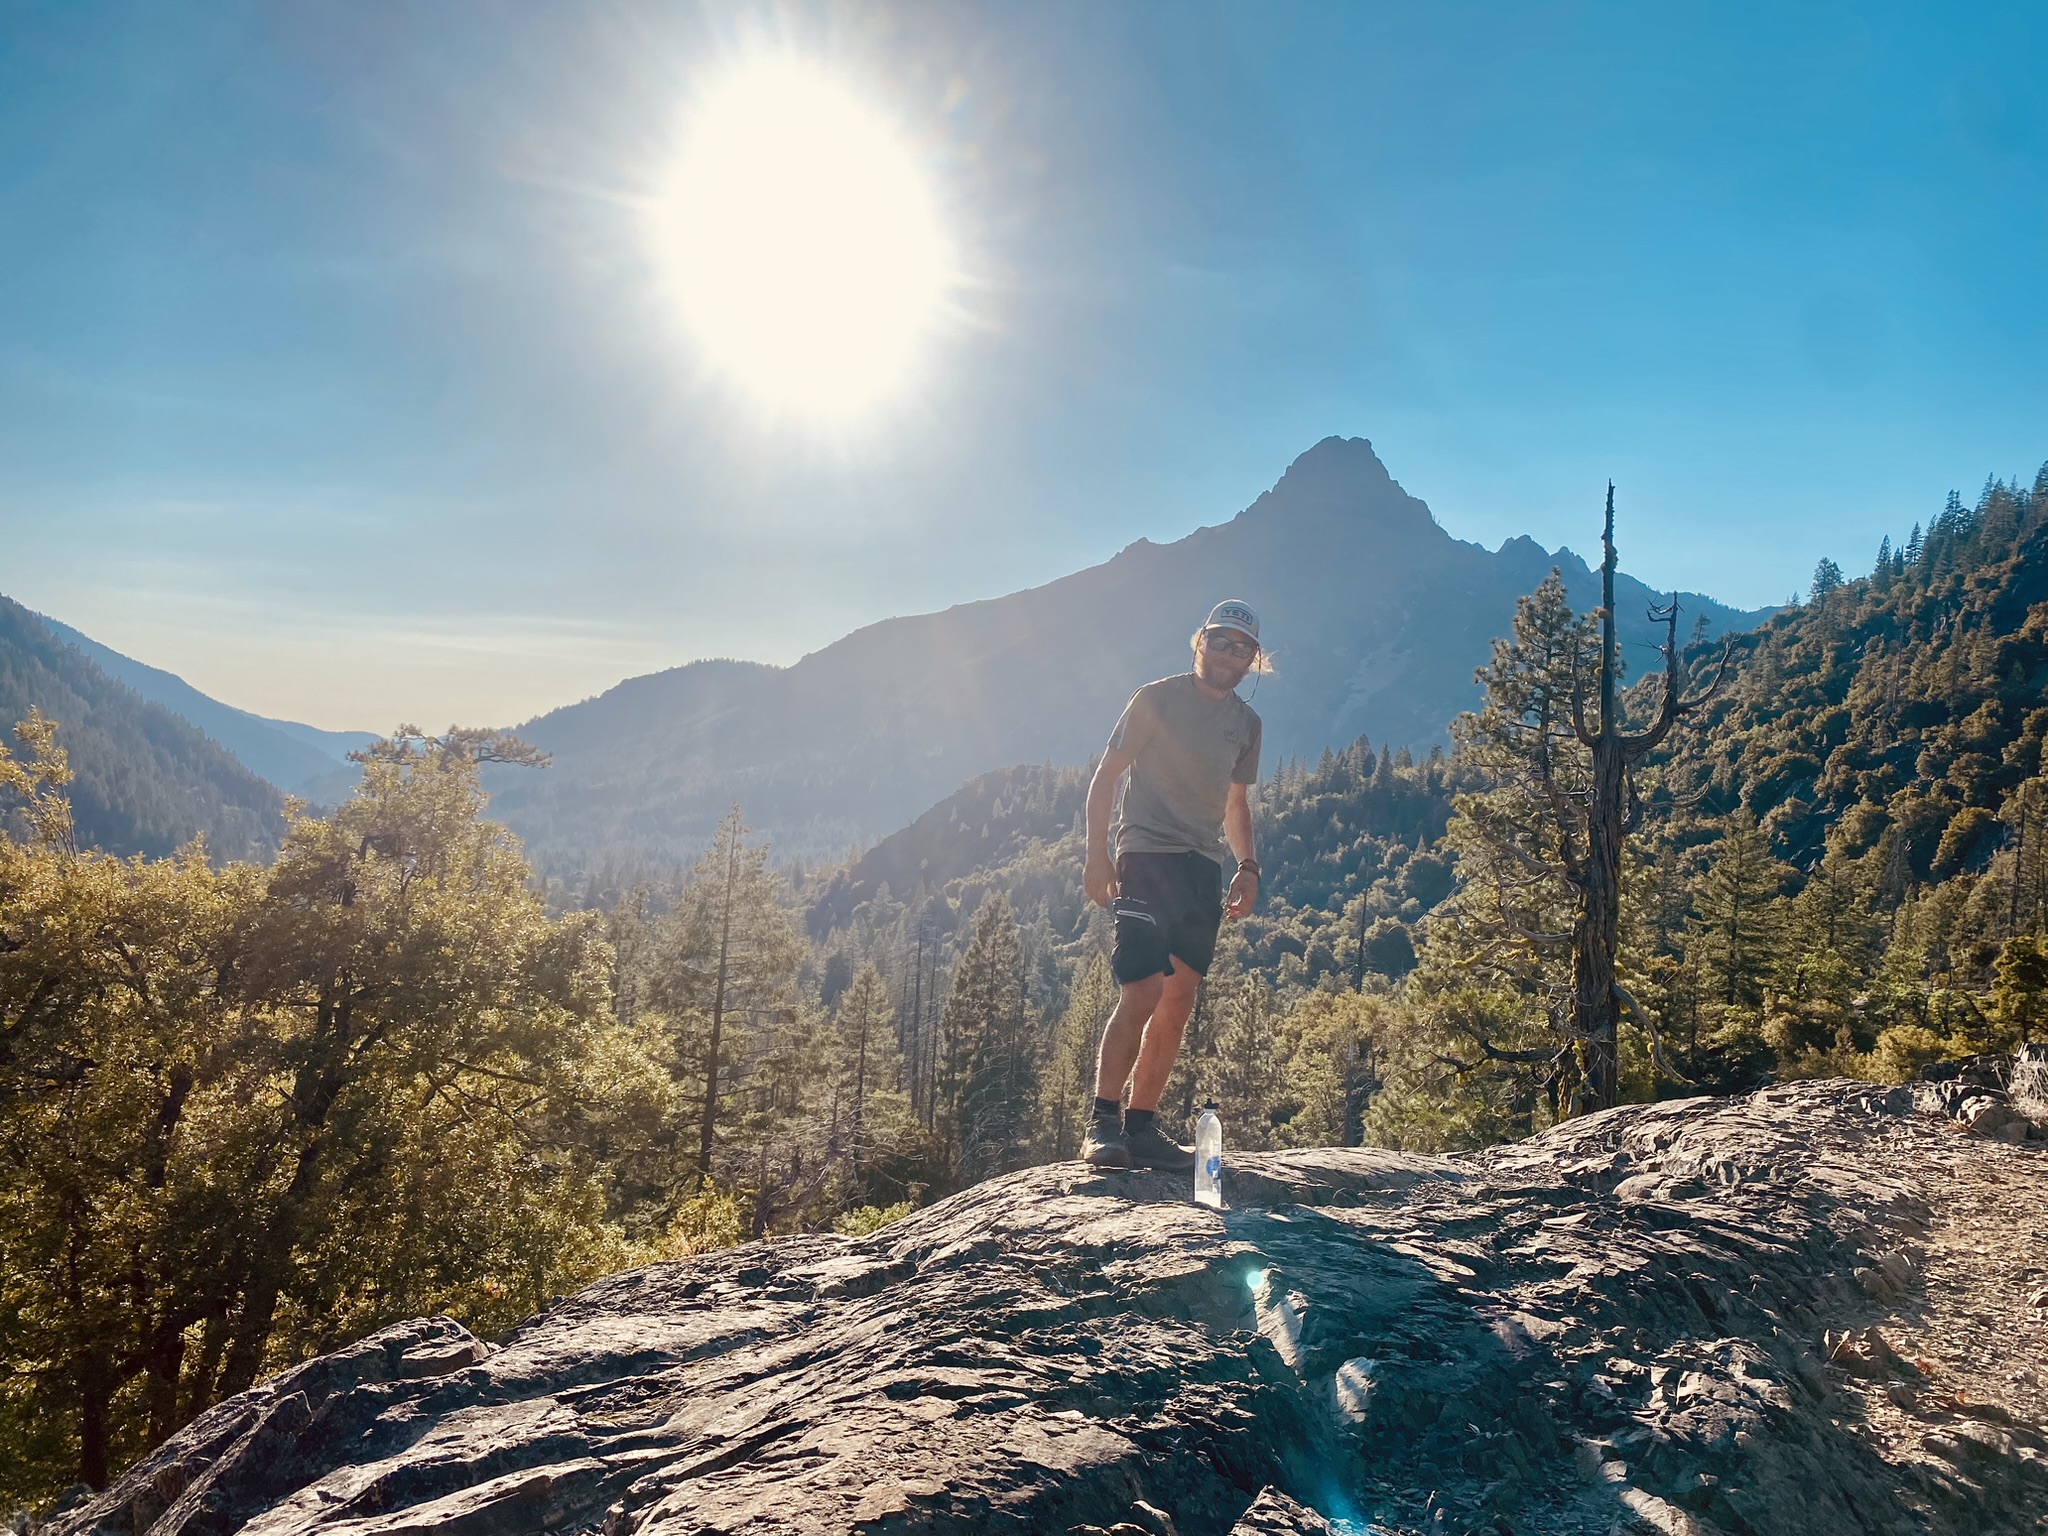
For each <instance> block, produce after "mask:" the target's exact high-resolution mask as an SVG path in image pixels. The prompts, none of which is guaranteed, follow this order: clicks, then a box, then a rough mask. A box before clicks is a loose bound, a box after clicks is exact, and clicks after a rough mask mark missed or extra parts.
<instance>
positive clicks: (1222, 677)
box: [1195, 651, 1252, 688]
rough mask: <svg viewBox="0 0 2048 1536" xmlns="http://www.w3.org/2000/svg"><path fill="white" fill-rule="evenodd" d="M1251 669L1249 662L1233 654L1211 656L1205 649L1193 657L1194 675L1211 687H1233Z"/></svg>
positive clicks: (1241, 680) (1242, 679)
mask: <svg viewBox="0 0 2048 1536" xmlns="http://www.w3.org/2000/svg"><path fill="white" fill-rule="evenodd" d="M1251 669H1252V664H1251V662H1249V661H1239V660H1238V659H1237V658H1236V657H1235V656H1231V657H1222V656H1211V655H1209V654H1208V653H1207V652H1206V651H1205V652H1202V653H1201V654H1199V655H1197V656H1196V657H1195V676H1196V677H1199V678H1200V679H1201V680H1202V681H1203V682H1205V683H1207V684H1208V685H1209V686H1210V687H1211V688H1235V687H1236V686H1237V685H1238V684H1239V683H1241V682H1243V681H1244V675H1245V673H1247V672H1249V671H1251Z"/></svg>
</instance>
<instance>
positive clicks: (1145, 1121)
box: [1124, 1109, 1159, 1131]
mask: <svg viewBox="0 0 2048 1536" xmlns="http://www.w3.org/2000/svg"><path fill="white" fill-rule="evenodd" d="M1158 1113H1159V1111H1158V1110H1156V1109H1127V1110H1125V1111H1124V1129H1125V1130H1127V1131H1142V1130H1144V1129H1146V1128H1147V1127H1148V1126H1150V1125H1151V1124H1152V1120H1153V1117H1154V1116H1155V1115H1157V1114H1158Z"/></svg>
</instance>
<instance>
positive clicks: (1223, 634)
mask: <svg viewBox="0 0 2048 1536" xmlns="http://www.w3.org/2000/svg"><path fill="white" fill-rule="evenodd" d="M1202 644H1204V645H1206V646H1207V647H1208V648H1209V649H1210V650H1212V651H1221V652H1223V653H1224V655H1226V656H1256V655H1258V654H1259V642H1258V641H1256V640H1254V639H1252V638H1251V636H1249V635H1241V634H1239V633H1238V632H1237V631H1236V630H1234V629H1205V630H1203V631H1202Z"/></svg>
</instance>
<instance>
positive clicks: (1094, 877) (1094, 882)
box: [1081, 747, 1251, 907]
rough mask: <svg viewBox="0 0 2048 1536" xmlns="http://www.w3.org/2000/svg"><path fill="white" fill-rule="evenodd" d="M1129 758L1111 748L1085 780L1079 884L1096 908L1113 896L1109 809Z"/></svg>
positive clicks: (1114, 868) (1113, 874)
mask: <svg viewBox="0 0 2048 1536" xmlns="http://www.w3.org/2000/svg"><path fill="white" fill-rule="evenodd" d="M1131 761H1132V758H1131V754H1130V753H1128V752H1119V751H1118V750H1117V749H1116V748H1115V747H1111V748H1109V749H1108V750H1107V751H1105V752H1104V753H1103V754H1102V761H1101V762H1099V763H1097V764H1096V765H1095V777H1094V778H1092V779H1090V780H1089V781H1088V859H1087V863H1086V865H1085V866H1084V867H1083V869H1082V872H1081V884H1082V885H1083V887H1085V888H1086V890H1087V892H1088V899H1089V900H1090V901H1092V902H1094V903H1095V905H1097V906H1098V907H1106V906H1108V905H1109V904H1110V902H1111V901H1112V900H1113V899H1114V898H1115V896H1116V866H1115V865H1114V864H1112V863H1111V862H1110V859H1109V809H1110V807H1111V806H1112V805H1114V804H1115V803H1116V787H1117V785H1118V784H1119V783H1121V782H1122V781H1123V776H1124V775H1125V774H1126V773H1128V772H1129V771H1130V767H1131ZM1245 825H1246V826H1247V827H1249V826H1250V825H1251V823H1250V822H1249V821H1247V822H1246V823H1245Z"/></svg>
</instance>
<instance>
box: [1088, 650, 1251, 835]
mask: <svg viewBox="0 0 2048 1536" xmlns="http://www.w3.org/2000/svg"><path fill="white" fill-rule="evenodd" d="M1261 734H1262V733H1261V728H1260V725H1259V717H1258V716H1257V715H1255V714H1253V713H1252V709H1251V706H1250V705H1249V704H1247V703H1245V701H1244V700H1243V699H1240V698H1239V697H1238V696H1237V695H1236V694H1234V693H1233V694H1228V695H1226V696H1225V697H1223V698H1220V699H1212V698H1210V697H1209V695H1207V694H1206V693H1204V692H1202V690H1201V688H1200V687H1199V686H1198V685H1197V684H1196V682H1195V675H1194V674H1193V673H1192V672H1183V673H1181V675H1180V676H1179V677H1163V678H1161V679H1160V680H1159V681H1158V682H1156V683H1147V684H1146V685H1145V686H1144V687H1142V688H1140V689H1139V690H1138V691H1137V692H1136V693H1134V694H1132V695H1131V702H1130V703H1128V704H1126V705H1125V706H1124V712H1123V716H1122V718H1120V719H1119V720H1118V721H1117V723H1116V729H1115V730H1113V731H1111V732H1110V733H1109V748H1110V750H1111V751H1112V752H1127V753H1129V754H1130V755H1131V757H1132V758H1134V759H1135V761H1134V762H1133V763H1132V764H1131V770H1130V772H1129V773H1128V774H1126V775H1125V776H1124V782H1123V786H1122V788H1121V789H1120V790H1119V791H1118V793H1117V801H1116V817H1115V820H1114V821H1113V823H1112V824H1111V838H1112V846H1113V847H1114V849H1115V851H1116V853H1117V854H1118V855H1122V854H1126V853H1205V854H1207V855H1208V856H1209V857H1210V858H1212V859H1214V860H1215V861H1216V862H1217V863H1219V864H1221V863H1222V862H1223V860H1224V852H1225V849H1224V846H1223V807H1224V804H1225V802H1226V800H1227V799H1228V797H1229V794H1230V786H1231V785H1232V784H1253V783H1256V782H1257V781H1258V777H1259V740H1260V736H1261Z"/></svg>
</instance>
